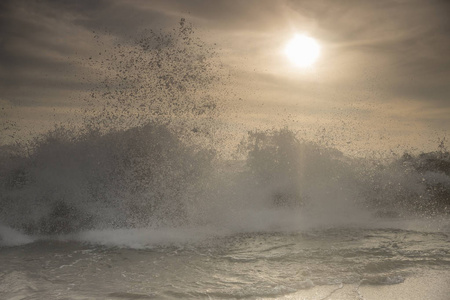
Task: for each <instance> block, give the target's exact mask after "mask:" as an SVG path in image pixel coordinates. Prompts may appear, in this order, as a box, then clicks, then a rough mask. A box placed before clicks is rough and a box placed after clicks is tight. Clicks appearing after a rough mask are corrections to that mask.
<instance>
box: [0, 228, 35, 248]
mask: <svg viewBox="0 0 450 300" xmlns="http://www.w3.org/2000/svg"><path fill="white" fill-rule="evenodd" d="M33 241H34V238H32V237H30V236H28V235H25V234H22V233H20V232H18V231H17V230H14V229H12V228H10V227H6V226H3V225H0V247H2V246H7V247H8V246H9V247H11V246H20V245H24V244H28V243H32V242H33Z"/></svg>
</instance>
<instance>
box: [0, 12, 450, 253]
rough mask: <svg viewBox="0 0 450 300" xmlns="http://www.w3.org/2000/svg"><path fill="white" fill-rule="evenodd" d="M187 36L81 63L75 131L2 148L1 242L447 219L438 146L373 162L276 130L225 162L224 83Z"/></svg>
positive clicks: (445, 169)
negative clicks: (80, 111) (91, 71)
mask: <svg viewBox="0 0 450 300" xmlns="http://www.w3.org/2000/svg"><path fill="white" fill-rule="evenodd" d="M192 34H193V29H192V27H190V25H187V24H186V22H185V21H184V20H182V22H180V27H179V28H178V29H177V30H174V31H171V32H169V33H164V32H159V33H155V32H153V31H150V32H148V33H147V35H143V36H142V37H140V38H138V39H137V40H136V43H135V44H133V45H125V46H121V45H120V44H118V45H117V46H116V47H114V49H108V52H103V51H102V53H105V54H104V55H102V56H99V57H102V59H103V60H102V61H95V59H93V60H91V59H90V60H88V63H89V64H93V65H94V66H95V67H100V66H102V67H105V68H106V69H107V70H108V71H107V72H106V74H107V76H106V77H105V79H104V80H103V81H101V84H100V85H99V86H97V87H95V88H93V90H92V93H91V95H90V97H89V98H88V99H86V110H85V115H86V118H85V119H84V121H83V124H84V125H83V126H81V127H80V128H68V127H67V126H66V127H64V126H62V125H61V126H59V127H56V128H55V129H53V130H51V131H49V132H47V133H45V134H43V135H41V136H39V137H37V138H36V139H35V140H33V141H32V142H30V143H26V144H14V145H4V146H1V149H0V223H1V224H3V226H6V227H2V228H3V229H2V230H1V232H0V236H1V237H2V240H3V241H5V240H8V241H10V242H8V243H7V244H11V245H12V244H17V243H19V244H20V243H22V242H26V241H32V240H34V239H39V238H40V237H49V236H70V235H73V234H75V233H81V232H83V233H85V236H86V237H87V239H88V240H90V239H94V240H96V238H94V237H93V236H98V234H100V233H104V235H107V236H109V237H110V238H111V239H114V234H109V233H110V232H114V230H116V231H115V232H121V230H122V231H123V232H128V233H130V234H131V235H135V236H141V237H143V236H145V235H147V234H148V232H152V230H163V229H164V230H169V229H170V228H172V229H177V230H178V229H179V230H181V231H180V232H183V230H184V229H183V228H187V229H186V230H190V229H188V228H197V229H198V228H206V229H204V230H206V231H208V230H212V231H215V232H218V233H219V232H222V231H225V232H252V231H276V230H280V231H289V230H298V229H302V228H309V227H310V226H323V225H324V226H327V225H338V224H352V223H357V224H364V223H365V222H367V220H371V218H374V217H378V218H383V217H384V218H386V217H391V218H392V217H395V218H399V217H404V216H411V215H414V216H419V217H421V216H422V217H429V216H435V215H443V214H444V215H445V214H448V213H449V211H450V154H449V152H448V151H447V150H446V148H445V147H444V146H443V145H441V147H440V148H439V149H438V150H437V151H435V152H429V153H422V154H417V155H414V154H405V155H403V156H402V157H400V158H396V159H391V161H389V162H386V161H374V160H370V159H357V158H352V157H349V156H346V155H344V154H343V153H342V152H340V151H338V150H336V149H332V148H329V147H325V146H322V145H321V144H318V143H315V142H313V141H308V140H305V139H303V138H302V137H301V136H299V135H298V134H296V133H295V132H293V131H292V130H289V129H288V128H283V127H281V128H278V129H272V130H265V131H262V130H252V131H249V132H248V134H247V135H246V136H244V137H242V141H241V143H240V144H239V145H236V148H237V150H236V152H235V153H233V155H232V157H233V159H230V158H226V157H229V155H228V156H227V155H224V154H223V149H222V148H221V147H222V146H218V145H219V144H220V143H217V139H220V138H218V137H217V135H218V134H217V135H216V133H217V129H218V128H219V127H220V121H218V120H217V119H218V118H217V116H218V115H219V114H220V109H221V108H223V107H222V106H223V105H224V104H223V103H221V102H219V101H218V100H216V98H215V97H214V95H213V94H212V92H211V91H212V90H214V91H215V93H217V91H218V90H219V92H220V87H218V85H221V84H224V82H225V81H226V78H228V76H229V75H226V74H225V75H224V74H221V72H223V69H224V68H223V66H222V65H221V64H220V62H219V61H217V60H216V53H215V51H214V49H213V48H211V47H208V46H207V45H205V43H203V42H202V41H201V40H199V39H196V38H194V37H192ZM100 44H101V43H100ZM108 53H109V54H108ZM225 73H226V72H225ZM228 93H229V91H226V95H228ZM239 138H241V137H236V136H233V137H232V139H230V140H239ZM223 144H224V143H222V144H220V145H223ZM227 151H228V152H229V149H227ZM4 228H8V229H4ZM211 228H212V229H211ZM11 230H13V231H11ZM128 230H131V231H128ZM136 230H137V231H136ZM139 230H143V231H142V232H141V233H139V232H140V231H139ZM146 230H147V231H148V232H147V231H146ZM198 230H199V232H200V231H201V230H200V229H198ZM16 231H17V232H21V234H26V235H27V236H21V235H19V234H18V233H17V232H16ZM194 231H195V230H194ZM152 234H155V236H161V239H160V242H163V240H164V239H163V237H162V234H161V235H160V234H159V233H156V232H153V233H152ZM186 234H187V236H190V237H191V238H192V239H194V238H195V237H194V236H195V234H188V233H186ZM200 235H202V234H200ZM11 236H13V238H9V237H11ZM88 236H89V237H88ZM7 237H8V238H7ZM14 237H17V239H15V238H14ZM19 237H20V238H19ZM31 237H33V238H31ZM100 240H101V239H100ZM156 240H158V238H156ZM14 241H18V242H17V243H16V242H14ZM19 241H22V242H19ZM100 242H101V241H100ZM3 243H4V242H3ZM101 243H103V242H101Z"/></svg>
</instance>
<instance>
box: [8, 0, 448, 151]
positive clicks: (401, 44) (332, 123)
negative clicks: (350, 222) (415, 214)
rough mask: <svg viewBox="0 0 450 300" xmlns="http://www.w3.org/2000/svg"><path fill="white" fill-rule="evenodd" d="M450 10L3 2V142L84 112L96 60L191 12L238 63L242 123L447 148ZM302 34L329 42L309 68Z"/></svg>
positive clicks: (427, 6) (416, 4) (224, 55)
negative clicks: (299, 52)
mask: <svg viewBox="0 0 450 300" xmlns="http://www.w3.org/2000/svg"><path fill="white" fill-rule="evenodd" d="M449 15H450V2H449V1H446V0H441V1H438V0H427V1H424V0H420V1H419V0H379V1H363V0H343V1H325V0H316V1H276V0H266V1H243V0H241V1H231V0H215V1H212V0H210V1H206V0H204V1H200V0H191V1H188V0H164V1H125V0H114V1H113V0H111V1H91V0H84V1H83V0H81V1H72V0H61V1H56V0H55V1H51V0H47V1H45V0H41V1H39V0H35V1H33V0H29V1H21V0H16V1H1V2H0V106H1V109H2V111H1V114H0V118H2V126H3V129H2V131H3V134H2V139H3V141H2V142H3V143H4V142H5V141H8V142H10V141H11V138H8V135H12V133H11V132H12V131H11V129H10V128H12V127H14V128H15V129H14V130H16V131H17V132H19V131H20V132H22V134H24V133H23V132H29V131H30V130H34V131H37V129H36V128H48V126H50V125H51V124H52V123H54V122H63V121H64V120H66V119H67V120H69V119H70V120H73V119H76V118H75V117H74V116H73V115H74V114H76V113H75V110H74V108H77V107H80V106H82V105H84V104H83V101H82V100H81V99H82V98H83V97H84V95H85V93H88V92H89V91H92V89H97V90H98V86H99V82H100V81H101V78H100V77H98V76H97V77H96V76H94V75H93V74H94V73H95V72H94V71H95V70H97V71H98V70H99V68H100V67H99V65H96V64H94V63H89V58H92V57H93V55H98V53H99V51H104V49H108V47H111V48H112V47H114V45H117V44H118V43H122V44H123V45H127V44H130V45H131V44H132V43H135V41H136V37H137V36H139V35H142V33H143V32H145V30H150V29H151V30H155V31H157V30H160V29H162V30H170V29H172V28H175V27H177V26H178V22H179V21H180V19H181V18H185V19H186V21H187V22H189V23H192V24H193V26H194V28H195V29H196V33H195V35H196V37H198V38H200V39H201V41H202V42H203V43H204V44H205V45H207V46H208V47H212V48H214V49H215V52H216V55H217V56H218V58H217V59H219V60H220V62H221V64H222V65H223V68H224V69H226V72H225V73H227V77H226V78H225V77H224V78H223V84H224V85H228V86H227V87H226V89H227V90H229V93H223V89H224V88H223V87H222V90H221V91H218V92H217V94H215V96H217V97H218V98H220V97H222V98H223V99H221V101H224V103H225V102H226V103H230V106H232V107H231V108H230V109H229V111H228V113H229V114H230V118H227V121H226V122H230V123H233V122H235V123H236V124H237V125H236V128H241V129H242V128H252V127H261V126H262V127H264V126H269V127H270V126H272V127H273V126H284V125H287V126H289V127H291V128H296V129H298V130H301V129H302V128H303V129H304V128H307V129H308V131H309V132H310V133H311V132H319V131H320V132H324V131H326V132H327V135H328V136H327V138H329V139H331V140H333V139H334V141H332V142H330V143H331V144H332V145H336V146H342V145H344V144H345V145H349V144H353V145H357V144H358V147H360V146H361V147H363V146H364V145H366V146H367V145H369V144H371V145H373V144H374V143H375V144H376V143H378V144H380V142H379V141H380V140H382V142H381V144H385V147H395V146H396V144H402V145H406V146H411V147H419V148H420V147H422V146H423V147H424V148H427V147H425V146H424V144H427V145H428V144H430V145H431V144H433V143H435V145H431V146H433V147H435V146H436V145H437V142H438V139H439V138H443V137H445V136H448V132H449V131H450V18H449ZM295 33H305V34H308V35H309V36H311V37H314V38H315V39H317V41H318V42H319V44H320V45H321V47H322V51H321V55H320V57H319V59H318V61H317V62H316V63H315V64H314V66H313V67H311V68H309V69H307V70H300V69H298V68H296V67H294V66H292V63H291V62H289V60H288V59H287V58H286V57H285V56H284V55H283V49H284V47H285V45H286V43H287V42H288V41H289V39H290V38H292V36H293V35H294V34H295ZM99 41H100V42H99ZM94 58H95V59H97V61H99V59H98V57H97V56H95V57H94ZM94 69H95V70H94ZM225 98H233V99H225ZM230 100H232V101H230ZM262 127H261V128H262ZM8 128H9V129H8ZM17 137H18V135H17V134H14V138H17ZM447 139H448V138H447ZM431 146H430V147H431Z"/></svg>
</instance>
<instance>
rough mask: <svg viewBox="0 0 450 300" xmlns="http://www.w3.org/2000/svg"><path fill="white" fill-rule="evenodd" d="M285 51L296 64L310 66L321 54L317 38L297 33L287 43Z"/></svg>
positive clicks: (304, 66)
mask: <svg viewBox="0 0 450 300" xmlns="http://www.w3.org/2000/svg"><path fill="white" fill-rule="evenodd" d="M284 53H285V54H286V56H287V57H288V58H289V60H290V61H291V62H293V63H294V64H295V65H296V66H298V67H301V68H306V67H310V66H311V65H312V64H314V62H315V61H316V60H317V58H318V57H319V55H320V45H319V44H318V43H317V41H316V40H315V39H313V38H312V37H309V36H307V35H303V34H296V35H295V36H294V37H293V38H292V39H291V40H290V41H289V42H288V43H287V45H286V48H285V50H284Z"/></svg>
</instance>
